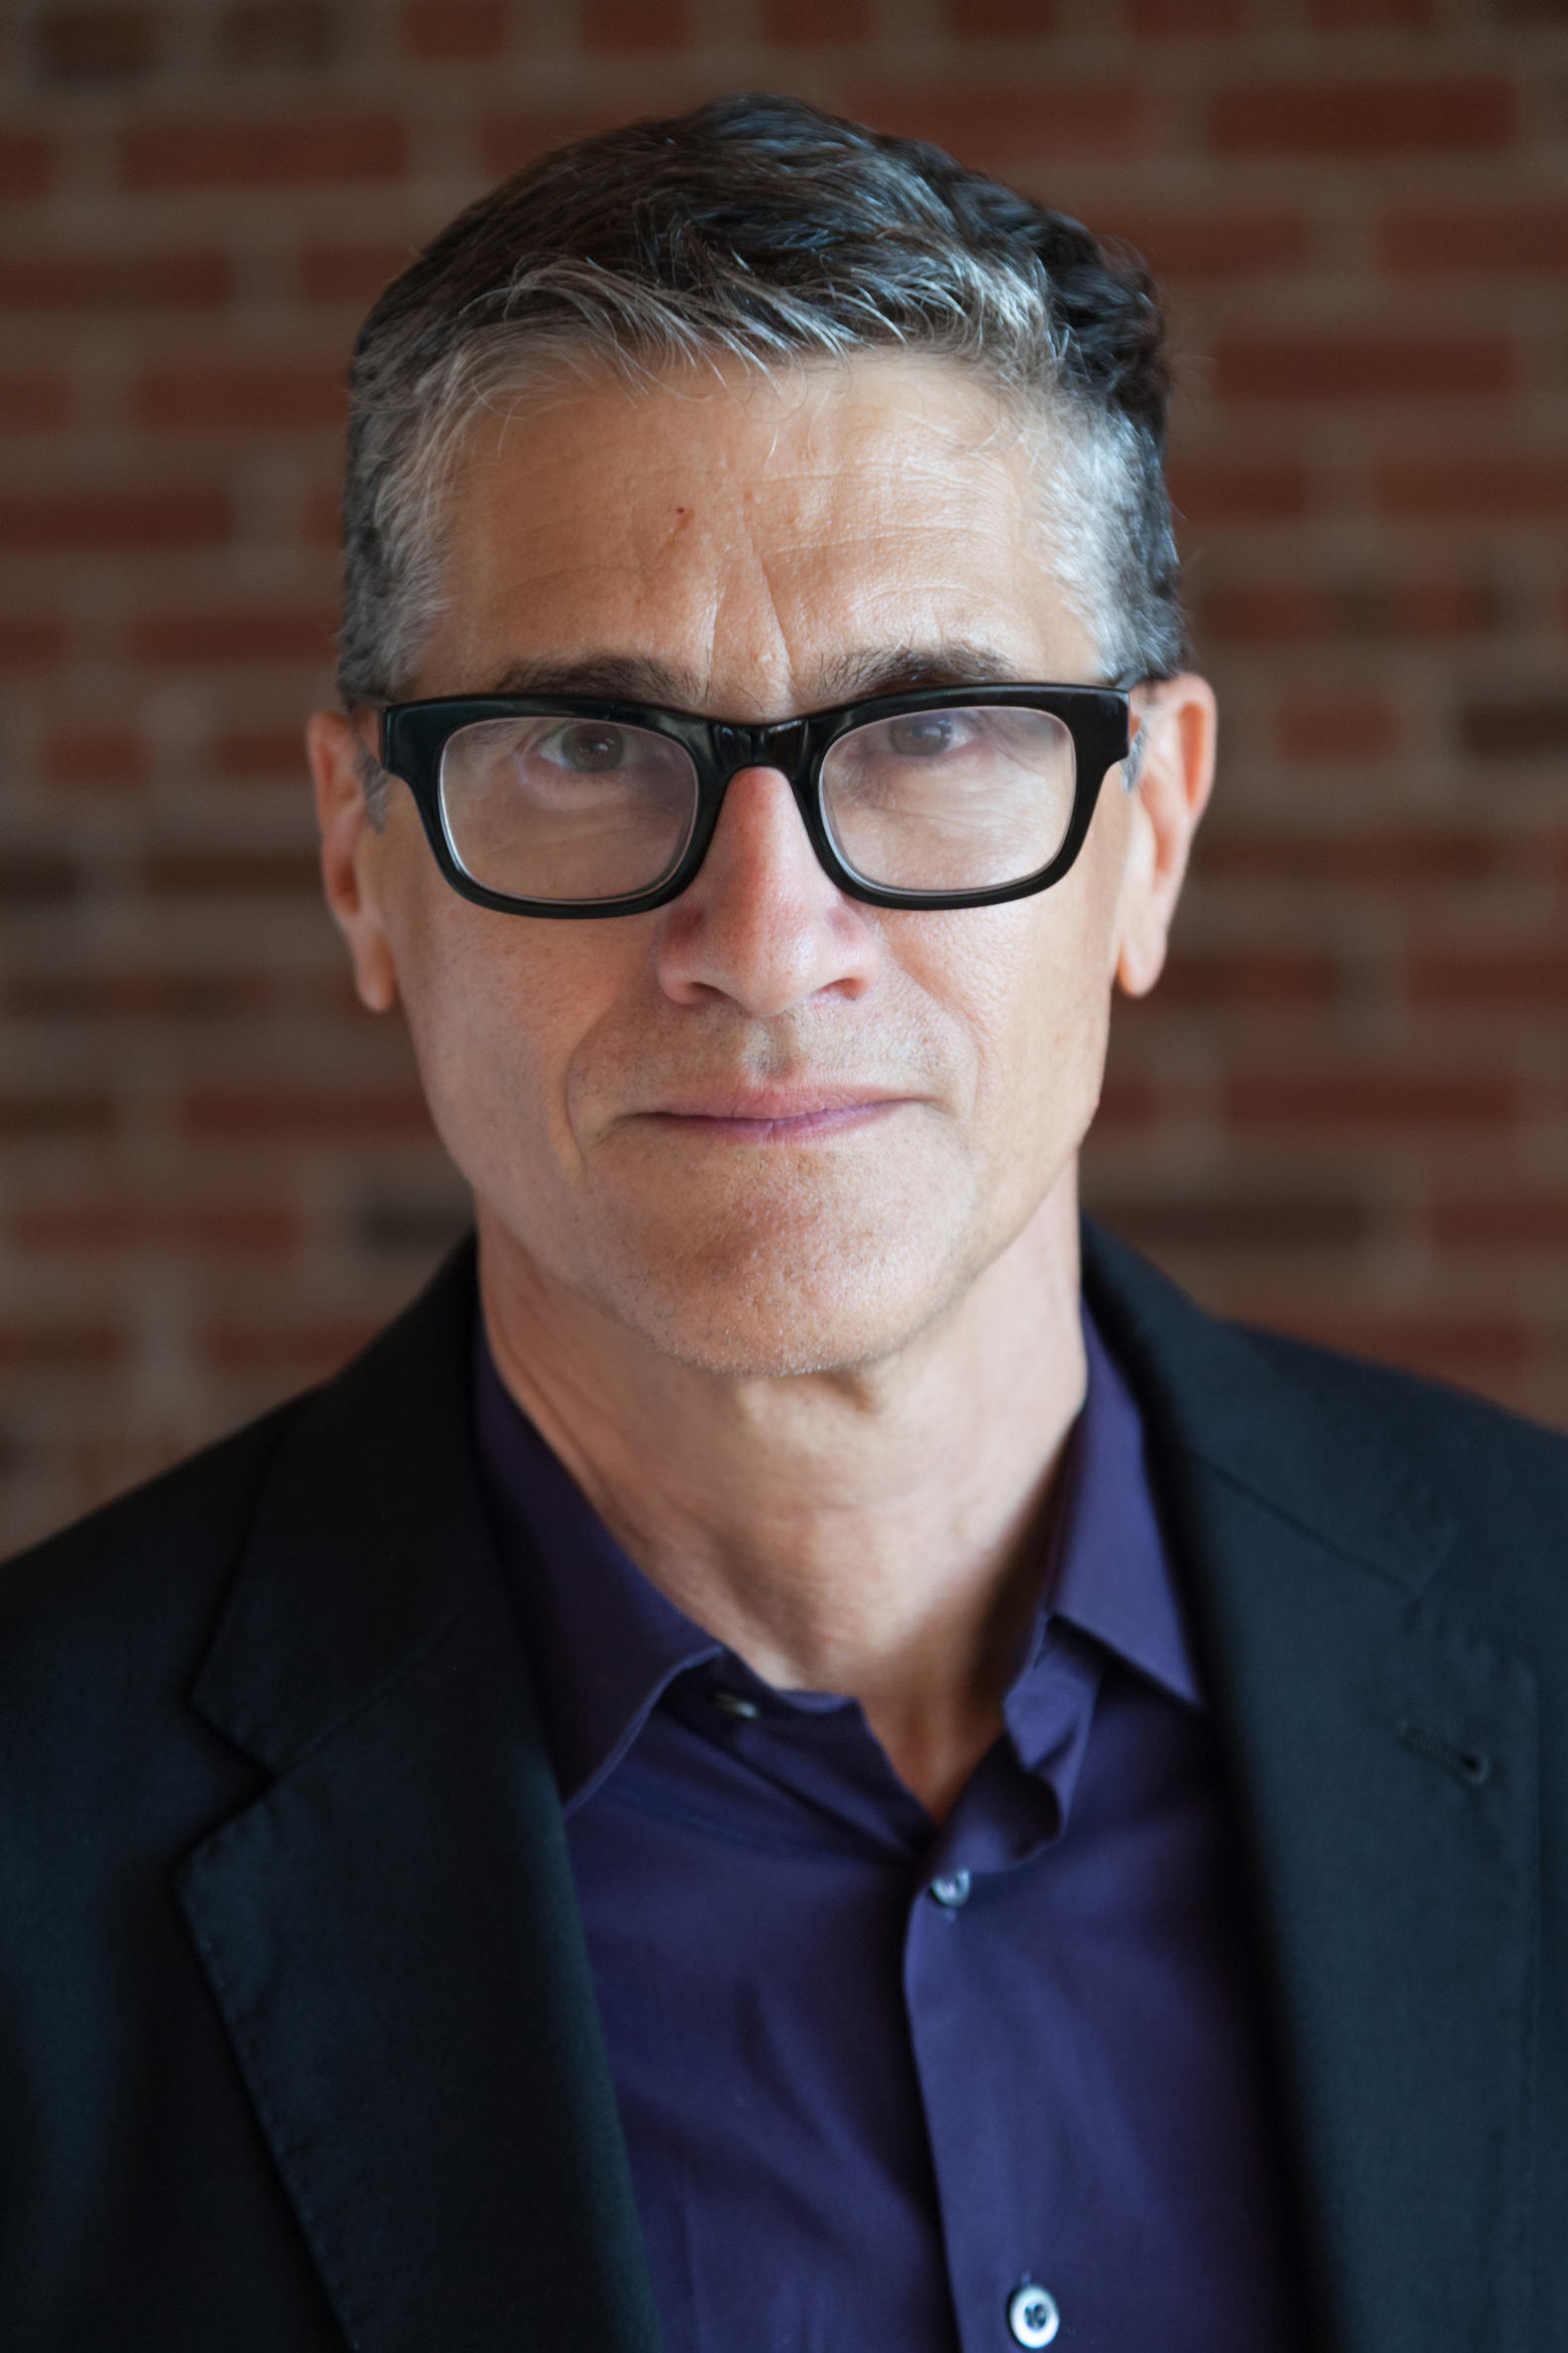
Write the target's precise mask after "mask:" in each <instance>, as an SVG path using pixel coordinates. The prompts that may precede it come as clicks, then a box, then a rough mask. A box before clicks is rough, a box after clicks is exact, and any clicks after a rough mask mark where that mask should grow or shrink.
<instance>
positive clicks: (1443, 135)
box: [1208, 74, 1518, 156]
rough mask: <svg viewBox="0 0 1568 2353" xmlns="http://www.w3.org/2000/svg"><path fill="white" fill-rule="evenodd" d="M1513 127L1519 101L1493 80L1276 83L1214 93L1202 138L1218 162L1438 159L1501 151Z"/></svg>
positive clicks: (1510, 86) (1512, 89)
mask: <svg viewBox="0 0 1568 2353" xmlns="http://www.w3.org/2000/svg"><path fill="white" fill-rule="evenodd" d="M1517 124H1518V93H1517V91H1516V88H1515V86H1514V84H1513V82H1511V81H1506V80H1504V79H1503V78H1502V77H1501V76H1500V75H1496V74H1475V75H1467V76H1465V77H1464V78H1463V79H1460V78H1457V77H1456V78H1454V79H1452V80H1444V81H1437V80H1428V81H1421V80H1414V79H1411V80H1410V81H1340V82H1309V81H1278V82H1254V83H1249V84H1246V85H1242V86H1238V87H1236V88H1233V89H1229V90H1224V91H1221V93H1220V94H1219V96H1218V97H1217V98H1216V99H1215V100H1214V102H1213V105H1212V107H1211V108H1210V111H1209V117H1208V136H1209V144H1210V145H1211V146H1212V147H1213V148H1215V149H1216V150H1217V151H1218V152H1219V154H1221V155H1236V156H1280V155H1289V156H1353V155H1422V154H1431V155H1441V154H1449V153H1485V152H1489V151H1495V150H1497V149H1500V148H1506V147H1508V146H1509V145H1510V144H1511V142H1512V140H1513V138H1514V135H1515V132H1516V128H1517Z"/></svg>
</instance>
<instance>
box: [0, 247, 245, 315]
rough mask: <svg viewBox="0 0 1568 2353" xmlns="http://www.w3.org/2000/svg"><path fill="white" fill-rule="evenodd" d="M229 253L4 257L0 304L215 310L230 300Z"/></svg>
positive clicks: (36, 307) (59, 308) (45, 307)
mask: <svg viewBox="0 0 1568 2353" xmlns="http://www.w3.org/2000/svg"><path fill="white" fill-rule="evenodd" d="M232 283H233V271H232V269H231V267H230V264H229V259H228V256H227V255H226V254H220V253H213V252H206V253H204V252H200V251H196V250H192V251H190V252H186V253H173V254H123V255H122V254H115V255H109V254H47V253H25V254H4V255H0V307H3V308H8V309H11V310H35V311H37V310H48V311H68V310H92V311H103V310H131V311H142V310H153V309H164V310H212V309H216V308H217V307H218V306H219V305H221V304H222V303H224V302H227V300H228V299H229V294H230V291H231V289H232Z"/></svg>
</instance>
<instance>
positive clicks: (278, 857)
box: [142, 848, 321, 900]
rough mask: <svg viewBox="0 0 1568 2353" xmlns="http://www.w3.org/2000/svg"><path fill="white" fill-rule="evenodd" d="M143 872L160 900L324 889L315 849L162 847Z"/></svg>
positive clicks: (306, 893) (303, 894)
mask: <svg viewBox="0 0 1568 2353" xmlns="http://www.w3.org/2000/svg"><path fill="white" fill-rule="evenodd" d="M142 871H143V876H144V880H145V882H146V886H147V890H148V893H149V896H150V897H151V898H153V899H155V900H157V899H270V898H276V897H278V896H279V895H281V896H282V897H285V898H288V897H294V898H309V899H314V898H315V897H316V896H317V894H318V893H319V891H320V889H321V870H320V868H319V866H318V865H317V862H316V857H315V853H314V851H311V850H285V849H264V850H259V849H234V850H208V849H189V848H182V849H160V850H154V851H151V852H150V853H149V855H148V857H147V858H146V860H145V861H144V864H143V870H142Z"/></svg>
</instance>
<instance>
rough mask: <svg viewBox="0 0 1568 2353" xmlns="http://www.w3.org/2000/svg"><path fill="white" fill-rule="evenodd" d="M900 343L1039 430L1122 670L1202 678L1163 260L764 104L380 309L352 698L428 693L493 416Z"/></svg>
mask: <svg viewBox="0 0 1568 2353" xmlns="http://www.w3.org/2000/svg"><path fill="white" fill-rule="evenodd" d="M887 349H897V350H902V351H907V352H911V353H916V354H922V355H929V356H933V357H936V358H943V359H949V360H954V361H958V362H962V363H966V364H968V365H970V366H972V367H974V368H975V369H977V370H978V371H979V372H980V373H982V374H984V375H985V376H986V377H987V378H988V379H989V380H990V381H991V382H992V383H993V385H994V386H995V387H996V388H997V389H998V390H999V391H1000V392H1001V393H1002V394H1003V395H1005V396H1006V398H1007V399H1008V401H1009V403H1010V404H1011V405H1012V406H1013V408H1014V409H1015V410H1016V413H1017V415H1018V417H1019V419H1020V421H1021V423H1022V424H1023V426H1024V427H1025V429H1026V430H1031V431H1033V432H1034V433H1035V436H1036V446H1037V450H1038V459H1037V465H1038V467H1039V470H1040V472H1041V476H1042V480H1043V482H1044V486H1045V491H1046V500H1045V508H1046V513H1047V515H1048V518H1049V525H1050V533H1051V539H1052V548H1053V555H1054V558H1055V562H1056V566H1057V570H1058V572H1059V574H1060V576H1061V579H1062V582H1063V585H1064V587H1065V588H1067V590H1068V592H1069V593H1070V594H1071V595H1073V597H1074V600H1075V602H1076V603H1077V605H1078V607H1079V610H1080V612H1081V614H1082V616H1083V618H1084V619H1085V621H1086V623H1087V624H1088V626H1089V628H1090V630H1091V632H1092V634H1093V635H1094V637H1095V640H1096V643H1097V646H1098V653H1099V657H1100V660H1101V662H1102V663H1103V665H1104V669H1105V673H1106V675H1107V676H1115V677H1121V676H1127V675H1135V676H1141V677H1149V678H1158V677H1169V676H1170V675H1171V674H1172V673H1173V672H1174V671H1175V670H1177V669H1179V668H1180V667H1181V665H1182V661H1183V654H1184V633H1183V626H1182V614H1181V605H1180V599H1179V594H1178V586H1177V558H1176V546H1175V541H1174V538H1173V535H1172V530H1171V514H1170V505H1169V501H1168V499H1167V496H1166V490H1165V481H1164V473H1163V459H1164V447H1165V416H1166V404H1167V399H1168V395H1169V376H1168V372H1167V368H1166V363H1165V357H1164V350H1163V325H1162V320H1161V316H1160V310H1159V306H1158V303H1157V301H1156V298H1155V295H1154V291H1153V287H1152V285H1151V283H1150V280H1149V277H1148V275H1147V273H1146V271H1145V270H1144V268H1143V267H1142V265H1141V264H1140V263H1139V262H1138V261H1137V260H1136V259H1135V258H1133V257H1131V256H1129V255H1126V254H1124V253H1119V252H1113V251H1109V250H1107V249H1106V248H1104V247H1102V246H1101V245H1099V244H1098V242H1097V240H1096V239H1095V238H1094V237H1092V236H1091V234H1090V232H1089V231H1088V230H1087V229H1085V228H1083V227H1082V226H1081V225H1080V224H1079V223H1078V222H1077V221H1074V220H1070V219H1068V218H1067V217H1066V216H1065V215H1064V214H1062V213H1057V212H1051V211H1048V210H1047V209H1046V208H1045V207H1044V206H1042V205H1037V204H1031V203H1030V202H1029V201H1028V200H1027V199H1026V198H1025V197H1022V196H1019V195H1017V194H1015V193H1014V192H1013V191H1012V190H1011V189H1010V188H1005V187H1002V186H1001V185H1000V184H999V183H998V182H997V181H995V180H993V179H987V178H985V177H984V176H983V175H982V174H980V173H979V172H974V171H967V170H965V169H964V167H963V166H962V165H961V164H959V163H956V162H955V161H954V160H953V159H952V158H951V157H950V156H947V155H944V154H943V153H942V151H941V150H940V149H939V148H934V147H927V146H922V145H919V144H917V143H916V142H914V141H911V140H906V139H890V138H886V137H883V136H882V135H880V134H879V133H877V132H874V131H868V130H866V129H864V128H863V127H862V126H861V125H859V124H856V123H848V122H843V121H840V120H839V119H838V118H837V117H836V116H833V115H829V114H824V113H822V112H821V111H820V110H819V109H818V108H816V107H814V106H808V105H806V104H805V103H804V102H803V101H801V100H798V99H792V98H778V97H771V96H767V95H756V96H749V97H733V98H722V99H718V100H716V101H714V102H713V103H711V104H709V105H706V106H700V107H697V108H695V109H694V110H693V111H692V112H691V113H689V114H684V115H678V116H674V117H672V118H671V119H670V120H669V121H664V122H644V123H632V124H630V125H628V126H626V127H625V128H624V129H621V130H616V131H610V132H605V133H602V134H600V135H598V136H595V137H593V138H589V139H581V140H578V141H576V142H575V144H573V145H572V146H570V147H563V148H558V149H557V150H556V151H555V152H554V153H553V154H551V155H548V156H545V157H543V158H542V159H541V160H539V161H538V162H536V163H533V164H531V165H530V166H529V168H528V169H527V170H526V171H521V172H519V173H517V175H516V176H515V177H514V178H512V179H508V180H505V181H503V182H502V183H501V185H500V186H499V187H497V188H494V189H492V190H491V192H490V193H489V194H488V195H486V196H483V197H481V198H480V199H479V201H478V202H477V203H476V204H472V205H470V207H469V209H468V210H467V211H466V212H464V213H461V214H460V215H459V217H458V218H457V220H455V221H454V222H453V223H452V225H451V226H450V228H448V229H446V230H445V231H444V232H443V233H442V235H441V236H440V237H438V238H437V239H436V241H435V243H434V244H433V245H431V246H430V247H428V248H427V250H426V251H425V252H424V253H423V254H421V255H420V257H419V259H418V260H417V261H416V262H414V263H413V264H412V265H411V266H410V267H408V268H407V269H405V270H404V271H403V273H402V275H401V276H400V277H398V278H396V279H394V280H393V282H392V284H391V285H389V286H388V287H387V289H386V291H385V293H384V294H382V295H381V297H380V299H379V301H378V302H377V303H376V304H375V306H374V308H373V309H372V310H371V312H370V314H369V316H368V318H367V319H366V322H365V326H364V328H363V330H362V331H361V335H360V340H359V343H358V346H357V347H356V351H355V356H354V365H353V371H352V378H351V380H352V387H353V407H352V413H351V419H350V425H349V449H348V480H347V485H346V500H345V521H344V549H345V556H344V621H343V633H342V640H341V660H340V665H339V687H340V691H341V693H342V695H343V697H344V701H345V703H346V705H347V706H348V707H349V708H351V709H353V708H355V707H356V706H358V705H360V704H362V703H365V702H371V701H378V700H387V699H392V698H395V696H396V695H398V694H399V693H400V692H402V691H404V690H406V687H407V685H408V682H409V680H410V678H411V676H412V673H413V669H414V665H415V664H416V662H417V659H418V656H419V652H420V649H421V646H422V645H423V642H424V640H425V637H426V635H427V634H428V631H429V629H430V627H431V625H432V623H433V621H434V619H435V617H436V615H437V614H438V613H439V612H440V610H441V608H442V607H441V595H442V589H441V576H442V525H443V493H444V491H445V488H446V486H447V483H448V481H449V478H450V473H451V469H452V466H453V464H454V462H455V461H456V459H457V457H458V455H459V453H460V451H461V449H462V446H463V444H464V442H465V440H466V438H467V435H468V433H469V431H470V427H471V426H472V424H473V422H474V420H475V418H476V417H477V415H478V414H479V413H480V412H481V411H483V410H485V409H494V408H495V407H497V406H498V405H504V404H506V403H508V402H511V401H513V400H515V399H517V398H520V397H522V396H523V395H524V394H525V393H526V390H527V388H528V386H529V384H530V382H532V381H534V380H536V379H537V378H538V376H539V375H540V374H541V373H545V374H548V373H549V372H551V371H552V370H556V371H559V370H561V369H562V368H563V367H565V368H568V369H577V370H579V371H583V372H585V373H587V374H595V373H602V372H604V371H606V370H607V371H609V372H610V373H612V374H618V375H620V376H621V377H622V378H623V379H624V380H626V381H628V382H630V383H634V384H635V383H638V382H647V381H648V380H649V379H650V378H651V377H653V376H655V375H657V374H659V373H660V372H661V371H663V370H668V369H676V368H679V367H681V366H683V365H690V364H693V363H696V364H703V363H706V364H710V365H712V364H719V365H724V364H730V363H739V364H741V365H743V366H749V367H754V368H761V369H763V370H765V371H767V370H777V369H779V368H781V367H784V366H787V365H789V364H790V363H798V362H808V361H811V360H842V359H843V358H845V357H847V356H849V355H852V354H854V353H857V352H862V351H872V350H887Z"/></svg>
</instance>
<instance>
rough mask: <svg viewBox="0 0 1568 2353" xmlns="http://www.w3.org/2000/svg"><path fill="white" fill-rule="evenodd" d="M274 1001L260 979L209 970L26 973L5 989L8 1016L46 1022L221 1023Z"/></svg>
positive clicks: (272, 993)
mask: <svg viewBox="0 0 1568 2353" xmlns="http://www.w3.org/2000/svg"><path fill="white" fill-rule="evenodd" d="M274 996H275V990H274V988H273V985H272V982H271V980H270V978H269V977H268V976H267V975H265V974H261V973H232V972H217V971H213V970H206V971H200V972H137V971H130V972H126V971H119V972H54V973H28V974H23V975H21V976H19V977H18V978H16V979H15V980H13V981H11V982H10V983H9V984H8V985H7V987H6V990H5V1002H6V1003H7V1005H8V1006H9V1007H10V1008H11V1010H12V1011H14V1012H16V1013H19V1014H24V1015H28V1016H32V1017H34V1018H37V1019H42V1020H47V1021H57V1020H92V1021H150V1022H165V1021H187V1020H202V1021H205V1020H213V1019H227V1018H230V1017H232V1016H235V1015H245V1014H258V1013H264V1012H266V1010H267V1009H268V1007H269V1006H270V1005H271V1004H272V1002H273V999H274ZM0 1132H3V1128H0Z"/></svg>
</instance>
